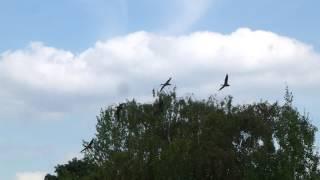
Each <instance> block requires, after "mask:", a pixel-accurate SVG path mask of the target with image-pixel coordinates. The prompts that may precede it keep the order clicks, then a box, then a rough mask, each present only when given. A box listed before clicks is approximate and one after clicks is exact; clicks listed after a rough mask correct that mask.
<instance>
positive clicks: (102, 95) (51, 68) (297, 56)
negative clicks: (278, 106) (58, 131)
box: [0, 28, 320, 114]
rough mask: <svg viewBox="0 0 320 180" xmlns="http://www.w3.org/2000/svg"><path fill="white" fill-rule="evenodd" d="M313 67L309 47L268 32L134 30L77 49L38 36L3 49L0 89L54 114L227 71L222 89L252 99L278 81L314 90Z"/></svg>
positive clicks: (317, 81) (215, 81)
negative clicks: (176, 33) (25, 44)
mask: <svg viewBox="0 0 320 180" xmlns="http://www.w3.org/2000/svg"><path fill="white" fill-rule="evenodd" d="M319 68H320V57H319V54H318V53H317V52H315V51H314V50H313V48H312V46H310V45H307V44H304V43H302V42H299V41H298V40H295V39H292V38H289V37H285V36H281V35H278V34H275V33H272V32H268V31H262V30H251V29H248V28H240V29H238V30H236V31H234V32H233V33H231V34H220V33H215V32H194V33H191V34H189V35H184V36H163V35H157V34H153V33H148V32H143V31H142V32H135V33H132V34H128V35H126V36H122V37H116V38H112V39H110V40H107V41H99V42H97V43H96V44H95V46H94V47H91V48H89V49H87V50H85V51H83V52H81V53H79V54H75V53H72V52H70V51H66V50H62V49H58V48H54V47H49V46H46V45H44V44H42V43H38V42H33V43H31V44H30V45H29V46H28V47H27V48H25V49H20V50H10V51H6V52H4V53H2V54H1V56H0V83H1V84H3V85H4V86H3V88H2V89H1V91H0V96H1V97H2V98H4V99H5V100H4V101H3V102H6V103H7V107H10V105H11V106H12V107H14V106H21V107H24V108H26V107H28V108H29V109H32V110H30V111H40V112H41V111H46V112H51V113H58V114H59V113H61V112H62V113H63V112H64V111H68V110H70V108H72V107H75V106H79V105H83V106H86V105H88V104H94V103H97V102H101V101H103V102H104V103H105V102H112V101H115V100H118V99H119V98H126V97H141V98H146V97H149V95H150V96H151V89H152V88H157V87H158V85H159V84H160V83H161V82H162V81H165V80H166V79H167V78H168V77H169V76H172V77H173V83H175V84H177V86H178V89H180V90H181V91H182V92H184V93H186V92H195V93H197V94H200V95H209V94H214V93H217V91H216V90H217V89H218V88H219V85H220V84H221V83H222V81H223V78H224V76H225V73H229V74H230V83H231V87H230V88H229V89H227V90H226V92H227V93H232V94H233V95H239V96H242V97H249V98H253V99H254V98H255V97H256V98H261V97H269V95H270V96H272V95H273V94H272V93H274V92H276V93H277V94H279V93H280V95H282V93H283V89H284V86H285V84H288V85H289V86H290V87H294V88H298V89H310V88H313V89H316V88H317V89H319V88H320V72H319V71H318V70H319Z"/></svg>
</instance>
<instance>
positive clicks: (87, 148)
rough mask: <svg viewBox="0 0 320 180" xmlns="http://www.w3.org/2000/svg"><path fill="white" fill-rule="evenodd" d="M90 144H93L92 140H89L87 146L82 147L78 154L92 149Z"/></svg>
mask: <svg viewBox="0 0 320 180" xmlns="http://www.w3.org/2000/svg"><path fill="white" fill-rule="evenodd" d="M92 144H93V139H91V141H90V142H89V144H88V145H83V146H84V148H83V149H82V150H81V151H80V152H84V151H86V150H89V149H92Z"/></svg>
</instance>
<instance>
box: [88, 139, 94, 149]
mask: <svg viewBox="0 0 320 180" xmlns="http://www.w3.org/2000/svg"><path fill="white" fill-rule="evenodd" d="M92 144H93V139H91V141H90V142H89V145H88V146H89V147H91V146H92Z"/></svg>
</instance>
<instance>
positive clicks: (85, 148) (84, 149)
mask: <svg viewBox="0 0 320 180" xmlns="http://www.w3.org/2000/svg"><path fill="white" fill-rule="evenodd" d="M87 149H88V147H84V148H83V149H82V150H81V151H80V152H81V153H82V152H84V151H86V150H87Z"/></svg>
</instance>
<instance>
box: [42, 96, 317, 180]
mask: <svg viewBox="0 0 320 180" xmlns="http://www.w3.org/2000/svg"><path fill="white" fill-rule="evenodd" d="M96 130H97V132H96V137H95V138H94V143H93V148H92V150H90V151H87V152H86V153H85V158H84V159H82V160H76V159H74V160H72V161H70V162H69V163H68V164H66V165H58V166H57V167H56V173H57V175H56V176H53V175H47V179H48V180H50V178H51V179H54V178H57V179H62V180H73V179H74V180H87V179H99V180H104V179H106V180H107V179H110V180H113V179H146V180H150V179H172V180H175V179H183V180H187V179H218V180H220V179H221V180H223V179H250V180H251V179H252V180H254V179H283V180H286V179H288V180H291V179H319V177H320V176H319V169H318V166H319V157H318V155H317V154H316V152H315V149H314V140H315V139H314V137H315V131H316V128H315V127H314V126H313V125H312V124H311V123H310V122H309V120H308V117H307V116H306V115H301V114H300V113H299V112H298V111H297V109H296V108H295V107H293V105H292V94H291V93H290V92H289V91H288V90H286V94H285V103H284V104H283V105H280V104H279V103H273V104H270V103H268V102H259V103H253V104H247V105H237V106H234V105H232V97H227V98H225V99H224V100H222V101H219V100H217V99H215V98H214V97H209V98H208V99H207V100H201V101H200V100H195V99H194V98H192V97H185V98H177V97H176V93H175V92H174V91H173V92H170V93H169V94H165V93H158V94H157V95H156V97H155V99H154V102H153V103H151V104H147V103H142V104H140V103H137V102H136V101H135V100H132V101H128V102H126V103H125V104H124V105H123V106H122V108H121V110H119V109H117V108H116V107H114V106H109V107H108V108H107V109H105V110H102V111H101V113H100V116H99V117H97V126H96Z"/></svg>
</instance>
